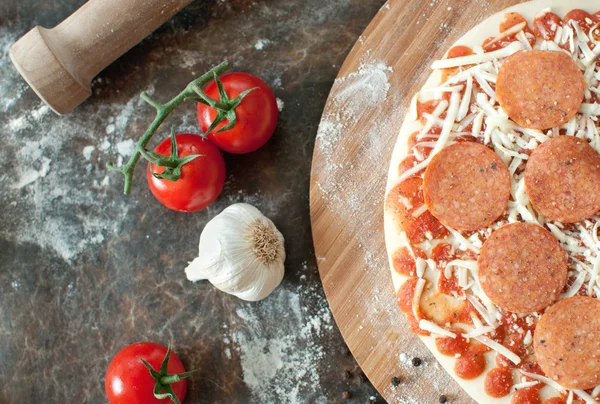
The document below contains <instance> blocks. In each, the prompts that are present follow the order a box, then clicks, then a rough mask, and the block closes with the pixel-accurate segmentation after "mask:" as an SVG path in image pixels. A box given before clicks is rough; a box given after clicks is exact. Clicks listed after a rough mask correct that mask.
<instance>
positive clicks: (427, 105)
mask: <svg viewBox="0 0 600 404" xmlns="http://www.w3.org/2000/svg"><path fill="white" fill-rule="evenodd" d="M439 103H440V100H429V101H425V102H420V101H417V116H418V117H419V119H420V120H421V123H422V124H423V125H424V124H425V123H426V122H427V119H426V118H425V117H424V116H423V115H424V114H430V115H431V114H433V111H434V110H435V109H436V108H437V106H438V104H439Z"/></svg>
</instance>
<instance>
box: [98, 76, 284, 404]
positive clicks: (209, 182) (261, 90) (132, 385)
mask: <svg viewBox="0 0 600 404" xmlns="http://www.w3.org/2000/svg"><path fill="white" fill-rule="evenodd" d="M220 83H222V84H221V85H222V88H221V89H219V85H218V84H217V81H216V80H215V81H213V82H211V83H209V84H208V86H207V87H206V88H205V89H204V92H205V93H206V95H207V96H208V97H210V98H211V99H213V100H217V99H223V96H222V91H225V93H226V98H228V99H235V98H236V97H238V96H239V95H240V94H242V93H244V92H247V94H245V95H243V94H242V97H240V98H241V102H240V103H239V104H238V105H237V106H235V125H233V127H230V128H227V127H225V126H226V125H228V124H229V123H230V122H228V121H227V120H226V119H225V120H222V122H220V123H218V124H217V125H214V124H213V123H214V122H215V119H217V122H218V119H219V118H218V116H217V114H218V113H219V112H218V111H217V110H216V109H214V108H212V107H210V106H208V105H205V104H203V103H198V111H197V112H198V123H199V125H200V130H201V131H202V133H203V134H205V136H200V135H197V134H192V133H180V134H176V135H174V136H172V137H170V138H167V139H165V140H163V141H162V142H161V143H160V144H159V145H158V146H157V147H156V148H155V149H154V156H157V155H161V156H165V157H168V156H170V155H172V154H173V150H172V141H173V139H175V143H176V146H177V153H176V156H177V157H178V158H181V159H184V158H185V157H186V156H188V157H189V156H198V157H195V158H193V159H191V160H190V161H188V162H186V163H185V164H183V165H182V166H181V167H180V171H181V172H180V175H179V176H178V179H177V180H175V181H173V180H169V179H165V178H160V174H163V173H164V172H165V170H166V169H167V168H166V167H164V166H158V165H156V164H154V163H152V162H149V163H148V168H147V170H146V177H147V179H148V186H149V187H150V190H151V191H152V193H153V194H154V196H155V197H156V198H157V199H158V200H159V201H160V202H161V203H162V204H164V205H165V206H166V207H168V208H170V209H174V210H178V211H184V212H193V211H196V210H200V209H203V208H205V207H207V206H208V205H210V204H211V203H212V202H213V201H214V200H215V199H216V198H217V197H218V196H219V194H220V193H221V191H222V189H223V185H224V184H225V161H224V160H223V156H222V155H221V151H225V152H228V153H235V154H243V153H249V152H253V151H255V150H257V149H258V148H260V147H261V146H263V145H264V144H265V143H266V142H267V141H268V140H269V139H270V138H271V136H272V135H273V132H274V131H275V126H276V124H277V118H278V110H277V100H276V99H275V95H274V94H273V91H272V90H271V89H270V88H269V87H268V85H267V84H266V83H265V82H264V81H262V80H261V79H259V78H258V77H255V76H253V75H251V74H248V73H239V72H238V73H229V74H226V75H223V76H221V77H220ZM248 90H251V91H249V92H248ZM230 126H231V125H230ZM224 127H225V129H226V130H223V128H224ZM219 129H221V131H219ZM156 174H158V177H157V175H156ZM192 373H193V372H186V371H185V369H184V367H183V364H182V363H181V361H180V360H179V358H178V357H177V356H176V355H175V354H171V351H170V348H167V347H165V346H163V345H159V344H156V343H153V342H140V343H136V344H132V345H129V346H127V347H125V348H123V349H122V350H121V351H120V352H119V353H117V355H115V357H114V358H113V360H112V361H111V363H110V365H109V366H108V370H107V372H106V380H105V390H106V395H107V397H108V401H109V402H110V403H111V404H153V403H156V404H159V403H164V401H165V399H170V401H172V402H173V403H175V404H179V403H181V402H182V401H183V399H184V398H185V395H186V390H187V381H186V378H187V377H189V376H190V375H191V374H192Z"/></svg>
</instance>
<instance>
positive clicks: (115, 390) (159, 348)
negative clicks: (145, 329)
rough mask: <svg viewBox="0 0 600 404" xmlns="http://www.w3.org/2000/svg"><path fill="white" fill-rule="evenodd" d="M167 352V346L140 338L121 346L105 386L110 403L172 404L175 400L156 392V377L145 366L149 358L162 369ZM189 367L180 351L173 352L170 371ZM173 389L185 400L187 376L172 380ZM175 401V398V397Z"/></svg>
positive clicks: (173, 371) (151, 362)
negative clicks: (185, 364) (183, 360)
mask: <svg viewBox="0 0 600 404" xmlns="http://www.w3.org/2000/svg"><path fill="white" fill-rule="evenodd" d="M166 356H167V347H165V346H163V345H160V344H155V343H153V342H138V343H137V344H132V345H129V346H127V347H125V348H123V349H121V350H120V351H119V352H118V353H117V354H116V355H115V357H114V358H113V359H112V361H111V362H110V364H109V365H108V370H107V371H106V380H105V382H104V389H105V390H106V396H107V397H108V402H109V403H110V404H168V403H169V402H171V400H168V399H158V398H156V397H155V396H154V386H155V384H156V380H155V379H154V378H153V377H152V375H151V373H150V371H149V370H148V369H147V368H146V367H145V366H144V363H143V362H142V361H141V359H143V360H145V361H146V362H147V363H148V364H149V365H150V366H152V368H153V369H154V370H156V371H159V369H160V367H161V364H162V362H163V360H164V359H165V357H166ZM184 372H185V368H184V367H183V364H182V363H181V360H179V358H178V357H177V355H175V354H173V353H171V356H170V358H169V362H168V366H167V373H168V374H169V375H172V374H181V373H184ZM170 386H171V388H172V390H173V393H174V394H175V396H176V397H177V399H178V400H179V401H180V402H181V401H183V399H184V398H185V394H186V391H187V380H186V379H183V380H181V381H178V382H175V383H173V384H170ZM172 401H174V400H172Z"/></svg>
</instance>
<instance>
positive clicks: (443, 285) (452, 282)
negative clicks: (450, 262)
mask: <svg viewBox="0 0 600 404" xmlns="http://www.w3.org/2000/svg"><path fill="white" fill-rule="evenodd" d="M438 288H439V290H440V293H444V294H446V295H452V294H453V293H452V292H455V293H456V294H459V295H460V294H461V293H462V288H461V287H460V286H458V280H457V279H456V275H455V274H452V276H450V278H446V277H445V276H444V274H443V273H442V274H440V279H438Z"/></svg>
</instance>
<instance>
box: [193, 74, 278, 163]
mask: <svg viewBox="0 0 600 404" xmlns="http://www.w3.org/2000/svg"><path fill="white" fill-rule="evenodd" d="M220 79H221V81H222V82H223V87H224V88H225V92H226V93H227V95H228V96H229V98H230V99H232V100H233V99H234V98H235V97H237V96H238V95H239V94H240V93H241V92H243V91H245V90H248V89H250V88H254V87H258V88H257V89H256V90H253V91H251V92H250V93H249V94H247V95H246V96H245V97H244V99H242V102H241V103H240V105H238V106H237V107H236V108H235V112H236V116H237V121H236V124H235V126H234V127H233V128H232V129H229V130H226V131H223V132H220V133H217V134H215V132H216V131H217V130H219V129H220V128H222V127H223V126H225V125H226V124H227V123H229V121H228V120H227V119H225V120H223V122H221V123H220V124H219V125H217V127H216V128H215V130H213V131H212V132H211V133H209V134H208V138H209V139H210V140H211V141H212V142H213V143H214V144H216V145H217V146H218V147H219V148H220V149H221V150H224V151H226V152H229V153H235V154H243V153H249V152H253V151H255V150H256V149H258V148H259V147H261V146H262V145H264V144H265V143H267V141H268V140H269V139H270V138H271V136H272V135H273V132H274V131H275V125H277V117H278V115H279V113H278V111H277V100H276V99H275V94H273V91H271V89H270V88H269V86H268V85H267V83H265V82H264V81H262V80H261V79H259V78H258V77H256V76H253V75H251V74H248V73H240V72H235V73H229V74H225V75H223V76H221V77H220ZM204 91H205V93H206V94H207V95H208V96H209V97H210V98H212V99H213V100H220V97H219V89H218V87H217V84H216V83H215V82H214V81H212V82H210V84H209V85H208V86H206V88H205V90H204ZM216 116H217V111H216V110H215V109H213V108H211V107H209V106H207V105H204V104H200V103H198V123H199V124H200V129H202V132H203V133H206V131H207V130H208V128H209V127H210V124H211V123H212V122H213V121H214V120H215V118H216Z"/></svg>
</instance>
